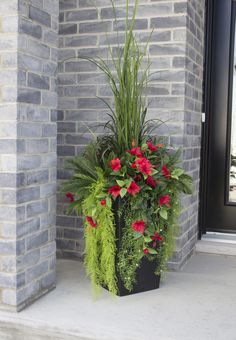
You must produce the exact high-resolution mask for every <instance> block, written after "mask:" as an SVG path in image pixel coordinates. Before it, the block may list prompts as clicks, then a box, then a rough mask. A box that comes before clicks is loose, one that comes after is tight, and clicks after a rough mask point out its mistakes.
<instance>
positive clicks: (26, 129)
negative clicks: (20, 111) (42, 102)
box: [17, 122, 42, 138]
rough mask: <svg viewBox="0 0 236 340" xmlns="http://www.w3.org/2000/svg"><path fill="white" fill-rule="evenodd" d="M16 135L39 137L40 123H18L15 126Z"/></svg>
mask: <svg viewBox="0 0 236 340" xmlns="http://www.w3.org/2000/svg"><path fill="white" fill-rule="evenodd" d="M17 131H18V137H20V138H22V137H32V138H34V137H40V136H41V133H42V132H41V128H40V125H39V124H37V123H31V122H27V123H23V122H21V123H18V126H17Z"/></svg>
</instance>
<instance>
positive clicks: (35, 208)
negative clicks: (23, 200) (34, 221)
mask: <svg viewBox="0 0 236 340" xmlns="http://www.w3.org/2000/svg"><path fill="white" fill-rule="evenodd" d="M47 211H48V202H47V201H46V200H43V201H37V202H33V203H29V204H28V205H27V216H28V217H32V216H37V215H39V214H42V213H46V212H47Z"/></svg>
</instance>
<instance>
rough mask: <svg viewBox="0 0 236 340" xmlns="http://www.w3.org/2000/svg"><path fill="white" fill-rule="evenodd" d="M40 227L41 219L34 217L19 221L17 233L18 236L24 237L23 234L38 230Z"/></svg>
mask: <svg viewBox="0 0 236 340" xmlns="http://www.w3.org/2000/svg"><path fill="white" fill-rule="evenodd" d="M39 228H40V219H39V218H34V219H31V220H28V221H24V222H21V223H17V226H16V233H17V236H18V237H22V236H25V235H29V234H31V233H35V232H37V231H38V230H39Z"/></svg>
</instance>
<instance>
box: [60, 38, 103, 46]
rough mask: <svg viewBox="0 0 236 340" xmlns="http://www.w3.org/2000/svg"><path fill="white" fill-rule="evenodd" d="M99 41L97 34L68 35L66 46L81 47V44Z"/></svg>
mask: <svg viewBox="0 0 236 340" xmlns="http://www.w3.org/2000/svg"><path fill="white" fill-rule="evenodd" d="M96 42H97V37H96V36H89V35H88V36H79V37H77V36H76V37H66V38H65V46H66V47H80V46H90V45H95V44H96Z"/></svg>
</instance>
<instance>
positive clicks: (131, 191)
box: [127, 182, 140, 196]
mask: <svg viewBox="0 0 236 340" xmlns="http://www.w3.org/2000/svg"><path fill="white" fill-rule="evenodd" d="M127 191H128V193H129V194H130V195H132V196H135V195H137V194H138V193H139V192H140V187H139V186H138V185H137V184H136V183H135V182H131V184H130V186H129V187H128V189H127Z"/></svg>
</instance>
